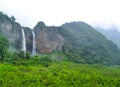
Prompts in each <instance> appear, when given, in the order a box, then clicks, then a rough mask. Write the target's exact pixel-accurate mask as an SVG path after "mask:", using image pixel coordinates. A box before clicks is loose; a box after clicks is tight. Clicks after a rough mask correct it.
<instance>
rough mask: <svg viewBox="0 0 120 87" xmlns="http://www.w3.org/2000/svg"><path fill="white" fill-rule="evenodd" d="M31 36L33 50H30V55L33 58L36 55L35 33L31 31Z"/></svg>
mask: <svg viewBox="0 0 120 87" xmlns="http://www.w3.org/2000/svg"><path fill="white" fill-rule="evenodd" d="M32 35H33V48H32V55H33V56H34V55H35V54H36V41H35V33H34V31H32Z"/></svg>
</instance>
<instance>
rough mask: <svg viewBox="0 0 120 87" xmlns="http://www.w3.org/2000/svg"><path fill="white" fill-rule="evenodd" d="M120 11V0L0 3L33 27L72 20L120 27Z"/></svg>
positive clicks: (7, 0) (6, 0) (8, 0)
mask: <svg viewBox="0 0 120 87" xmlns="http://www.w3.org/2000/svg"><path fill="white" fill-rule="evenodd" d="M119 9H120V0H0V11H2V12H4V13H6V14H8V15H9V16H11V15H13V16H14V17H15V18H16V21H17V22H19V23H20V24H21V25H22V26H29V27H31V28H32V27H34V26H35V25H36V23H37V22H38V21H44V22H45V24H46V25H57V26H59V25H61V24H63V23H65V22H71V21H84V22H86V23H89V24H92V25H101V26H106V27H108V26H109V24H116V25H120V10H119Z"/></svg>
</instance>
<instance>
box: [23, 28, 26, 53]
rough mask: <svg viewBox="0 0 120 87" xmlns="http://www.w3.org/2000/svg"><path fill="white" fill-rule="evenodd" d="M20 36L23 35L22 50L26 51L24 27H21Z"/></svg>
mask: <svg viewBox="0 0 120 87" xmlns="http://www.w3.org/2000/svg"><path fill="white" fill-rule="evenodd" d="M22 36H23V40H22V51H24V52H25V53H26V39H25V32H24V29H22Z"/></svg>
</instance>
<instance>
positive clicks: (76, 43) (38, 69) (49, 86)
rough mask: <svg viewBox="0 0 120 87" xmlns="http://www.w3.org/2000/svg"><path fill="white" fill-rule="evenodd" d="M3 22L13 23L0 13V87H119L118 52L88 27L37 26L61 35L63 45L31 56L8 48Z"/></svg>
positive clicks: (9, 43) (119, 53) (9, 44)
mask: <svg viewBox="0 0 120 87" xmlns="http://www.w3.org/2000/svg"><path fill="white" fill-rule="evenodd" d="M6 20H7V21H10V22H11V24H13V25H14V26H15V24H16V22H15V18H14V17H13V16H11V17H8V16H7V15H5V14H3V13H2V12H0V87H34V86H36V87H119V86H120V66H119V64H120V49H119V48H118V47H117V45H115V44H114V43H113V42H112V41H109V40H107V39H106V38H105V36H103V35H102V34H101V33H99V32H97V31H96V30H94V29H93V28H92V27H91V26H90V25H88V24H86V23H84V22H71V23H65V24H63V25H62V26H60V27H48V26H45V25H44V23H40V25H39V26H40V28H43V30H45V31H49V32H53V33H56V32H57V33H59V34H60V35H62V36H63V37H64V45H63V46H62V50H53V51H52V52H50V53H41V54H36V55H34V56H33V55H31V53H30V52H29V51H27V52H24V51H19V50H17V49H15V48H13V47H12V45H13V44H12V45H11V42H10V39H9V38H8V37H6V35H5V34H4V33H3V32H2V23H4V22H5V21H6ZM43 25H44V26H43ZM13 28H14V27H13ZM51 28H52V29H51ZM47 29H49V30H47ZM50 29H51V30H50ZM54 31H55V32H54ZM11 32H12V33H13V31H11ZM51 37H53V36H51ZM49 38H50V37H49ZM55 39H56V38H55Z"/></svg>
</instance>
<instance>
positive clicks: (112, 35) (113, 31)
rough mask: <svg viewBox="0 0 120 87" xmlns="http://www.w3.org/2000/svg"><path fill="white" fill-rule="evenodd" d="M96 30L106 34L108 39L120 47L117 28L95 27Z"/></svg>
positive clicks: (119, 33)
mask: <svg viewBox="0 0 120 87" xmlns="http://www.w3.org/2000/svg"><path fill="white" fill-rule="evenodd" d="M95 29H96V30H97V31H98V32H100V33H102V34H103V35H105V36H106V38H107V39H108V40H111V41H113V42H114V43H115V44H117V46H118V47H119V48H120V39H119V38H120V32H119V31H118V30H117V28H112V27H111V28H109V29H104V28H100V27H96V28H95Z"/></svg>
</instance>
